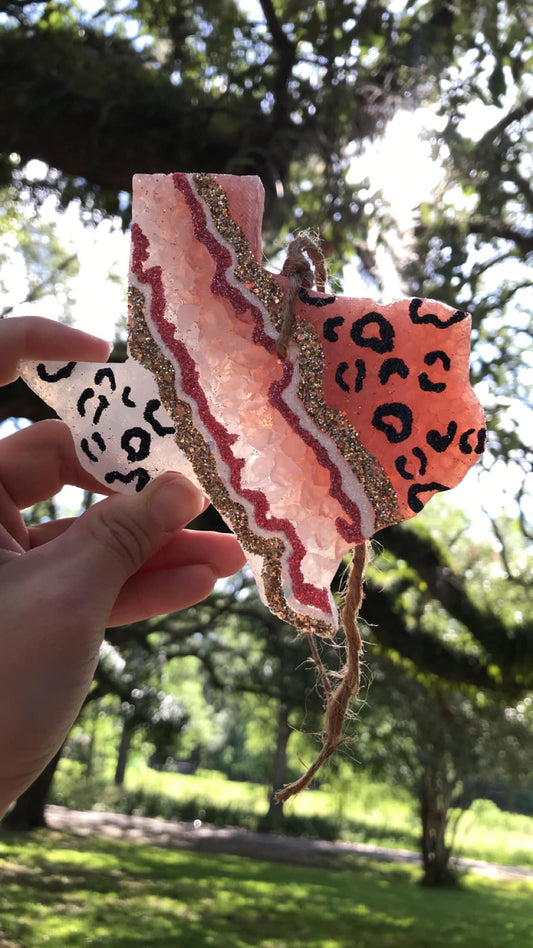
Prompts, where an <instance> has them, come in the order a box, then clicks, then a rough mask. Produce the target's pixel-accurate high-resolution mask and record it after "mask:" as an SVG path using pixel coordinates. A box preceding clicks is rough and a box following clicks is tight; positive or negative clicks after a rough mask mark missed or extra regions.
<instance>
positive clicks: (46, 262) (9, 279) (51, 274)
mask: <svg viewBox="0 0 533 948" xmlns="http://www.w3.org/2000/svg"><path fill="white" fill-rule="evenodd" d="M78 269H79V268H78V259H77V256H76V253H75V252H73V251H72V249H71V248H70V249H67V248H65V247H64V246H63V244H62V242H61V240H60V238H59V236H58V233H57V224H56V222H55V221H54V219H53V216H52V217H51V218H50V219H48V220H47V219H46V217H45V216H43V214H41V213H40V212H39V210H38V209H37V208H36V206H35V205H34V204H33V202H32V201H30V200H29V192H28V191H26V193H25V192H24V189H22V188H21V189H20V190H19V192H18V193H17V190H16V189H15V188H14V187H13V186H6V187H4V188H1V189H0V295H1V297H2V306H1V307H0V319H3V318H5V317H6V316H9V315H11V313H13V312H16V310H17V308H18V305H19V304H20V303H24V304H25V305H26V306H27V305H28V304H30V303H34V302H35V301H36V300H40V299H43V298H44V297H52V296H53V297H55V298H56V306H57V315H58V316H60V317H61V320H62V322H67V323H68V322H71V319H72V317H71V314H70V309H71V306H72V301H73V297H72V285H71V281H72V279H73V277H75V276H76V275H77V273H78ZM15 287H16V289H15ZM17 294H19V295H17ZM8 300H9V302H6V301H8Z"/></svg>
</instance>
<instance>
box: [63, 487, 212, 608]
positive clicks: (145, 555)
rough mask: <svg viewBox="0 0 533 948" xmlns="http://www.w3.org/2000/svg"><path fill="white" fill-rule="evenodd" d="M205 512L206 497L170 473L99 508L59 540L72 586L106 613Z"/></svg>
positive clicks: (78, 522)
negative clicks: (177, 534)
mask: <svg viewBox="0 0 533 948" xmlns="http://www.w3.org/2000/svg"><path fill="white" fill-rule="evenodd" d="M203 509H204V497H203V495H202V493H201V492H200V491H199V490H198V489H197V488H196V487H195V486H194V485H193V484H191V482H190V481H189V480H187V478H185V477H183V476H182V475H181V474H175V473H171V472H168V473H166V474H162V475H161V476H160V477H158V478H156V480H155V481H152V483H151V484H149V485H148V486H147V487H146V488H145V489H144V490H143V491H141V492H140V493H139V494H115V495H114V496H113V497H109V498H107V499H106V500H103V501H101V502H100V503H98V504H95V505H94V507H90V508H89V510H88V511H87V512H86V513H85V514H83V516H82V517H80V518H79V519H78V520H77V521H75V522H74V523H73V524H72V526H71V527H70V528H69V530H68V531H67V532H66V533H65V534H63V537H62V538H61V544H62V558H63V562H64V563H65V562H66V563H68V567H67V569H68V574H69V576H70V580H71V583H72V584H73V585H75V586H76V587H77V588H78V589H79V590H80V591H81V590H82V589H83V590H84V591H85V594H86V597H87V599H88V600H92V603H93V608H94V607H97V611H99V608H98V607H100V608H102V609H103V610H104V612H106V613H107V614H108V613H109V612H110V611H111V609H112V607H113V605H114V602H115V600H116V598H117V596H118V594H119V592H120V590H121V588H122V586H123V585H124V583H125V582H126V580H127V579H129V578H130V576H133V574H134V573H136V572H137V570H138V569H140V567H141V566H142V565H143V563H145V562H146V560H148V559H149V558H150V557H151V556H152V555H153V554H154V553H156V552H157V551H158V550H159V549H160V548H161V547H162V546H164V544H165V543H168V542H169V540H170V538H171V536H172V535H173V534H174V533H175V532H176V531H177V530H180V529H181V528H182V527H184V526H185V525H186V524H187V523H189V522H190V521H191V520H194V518H195V517H197V516H198V515H199V514H200V513H201V512H202V510H203ZM107 614H106V615H105V617H104V621H107V618H108V615H107Z"/></svg>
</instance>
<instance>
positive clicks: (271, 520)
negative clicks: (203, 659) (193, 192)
mask: <svg viewBox="0 0 533 948" xmlns="http://www.w3.org/2000/svg"><path fill="white" fill-rule="evenodd" d="M186 184H187V187H188V182H187V181H186ZM182 190H183V189H182ZM185 196H186V197H187V195H185ZM192 197H193V199H194V196H192ZM198 215H202V217H203V220H202V221H200V223H199V222H198V221H197V219H196V218H197V217H198ZM192 218H193V224H194V228H195V232H196V235H197V236H199V233H198V232H199V231H201V230H202V229H203V228H205V216H204V215H203V211H202V210H201V208H197V210H196V215H195V214H194V212H193V213H192ZM209 236H211V235H209ZM131 237H132V247H133V249H132V263H131V268H132V271H133V273H134V274H135V276H136V277H137V279H138V280H139V282H140V283H144V284H146V283H147V284H149V285H150V286H151V288H152V304H151V317H152V319H153V320H154V322H155V324H156V325H157V328H158V330H159V333H160V335H161V338H162V340H163V342H164V345H165V346H166V347H167V348H168V350H169V351H170V352H172V353H173V355H174V356H175V357H176V359H177V361H178V363H179V365H180V369H181V373H182V383H183V389H184V391H185V392H186V393H187V395H189V396H190V397H191V398H193V399H194V400H195V402H196V404H197V406H198V411H199V414H200V417H201V419H202V421H203V423H204V425H205V426H206V428H207V430H208V431H209V432H210V433H211V434H212V435H213V438H214V440H215V442H216V444H217V447H218V449H219V451H220V455H221V457H222V458H223V460H224V461H225V462H226V463H227V465H228V467H229V469H230V480H231V484H232V486H233V488H234V489H235V491H236V492H237V493H238V494H240V495H241V496H242V497H244V498H245V499H246V500H247V501H248V502H249V503H250V504H251V505H252V507H253V509H254V513H255V517H256V520H257V522H258V524H259V525H260V526H261V527H263V528H264V529H266V530H269V531H272V532H274V531H275V532H278V533H284V534H285V535H286V536H287V538H288V540H289V542H290V546H291V547H292V550H293V553H292V554H291V555H290V556H289V573H290V576H291V579H292V582H293V584H294V590H295V592H296V594H297V596H298V598H299V600H300V602H301V603H302V604H304V605H309V606H312V607H314V608H316V609H320V610H321V611H322V612H325V613H327V614H329V615H331V614H332V611H331V606H330V603H329V597H328V595H327V592H326V591H325V590H320V589H318V588H317V587H316V586H313V585H311V584H310V583H306V582H305V581H304V579H303V575H302V572H301V563H302V559H303V557H304V555H305V552H306V551H305V547H304V546H303V544H302V542H301V540H300V538H299V537H298V535H297V534H296V531H295V530H294V527H293V526H292V524H291V523H290V521H288V520H281V519H279V518H276V517H272V516H270V517H268V512H269V504H268V501H267V499H266V497H265V495H264V494H263V493H262V492H261V491H251V490H248V489H245V488H243V486H242V480H241V472H242V469H243V467H244V465H245V462H244V460H242V459H238V458H236V457H235V455H234V454H233V452H232V451H231V445H232V444H233V443H234V442H235V441H236V440H237V436H236V435H232V434H230V433H229V432H228V431H227V430H226V429H225V428H224V426H223V425H221V424H220V423H219V422H218V421H216V419H215V418H214V417H213V415H212V414H211V412H210V409H209V405H208V402H207V399H206V397H205V394H204V392H203V389H202V388H201V385H200V382H199V375H198V372H197V370H196V368H195V364H194V361H193V360H192V358H191V357H190V355H189V353H188V352H187V349H186V348H185V346H184V345H183V343H182V342H180V341H179V340H177V339H176V338H175V336H174V327H173V325H172V324H171V323H170V322H169V321H168V320H167V319H166V318H165V306H166V301H165V294H164V288H163V281H162V273H161V267H160V266H153V267H150V268H148V269H147V270H145V269H144V266H143V264H144V263H145V262H146V260H147V259H148V240H147V238H146V236H145V235H144V233H143V232H142V230H141V228H140V227H139V225H138V224H136V223H134V224H132V228H131ZM213 244H214V245H215V249H216V251H219V252H217V253H216V256H215V259H216V262H217V275H216V276H215V278H214V280H213V285H212V289H213V291H214V292H217V293H218V294H219V295H228V296H229V297H230V299H231V301H232V304H233V305H234V306H235V308H236V309H237V312H243V311H244V310H246V309H248V304H247V303H244V302H243V300H242V298H241V296H240V294H238V291H237V290H235V292H232V288H231V287H229V286H228V285H227V284H226V281H225V280H222V279H220V270H221V269H222V270H223V269H224V268H226V267H228V266H230V265H231V262H232V261H231V257H230V254H229V252H228V251H227V250H226V249H225V248H223V247H220V248H219V247H218V244H216V242H215V241H214V240H213ZM208 249H209V250H210V253H212V250H211V248H208ZM217 276H218V277H219V279H218V280H217ZM224 284H226V287H227V290H228V291H229V292H224Z"/></svg>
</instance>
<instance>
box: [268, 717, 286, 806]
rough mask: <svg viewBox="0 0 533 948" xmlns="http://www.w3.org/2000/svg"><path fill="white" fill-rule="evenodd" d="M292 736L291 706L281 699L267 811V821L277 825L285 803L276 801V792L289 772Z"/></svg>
mask: <svg viewBox="0 0 533 948" xmlns="http://www.w3.org/2000/svg"><path fill="white" fill-rule="evenodd" d="M290 736H291V729H290V727H289V708H288V706H287V705H286V704H285V703H284V702H283V701H280V702H279V705H278V729H277V736H276V750H275V751H274V759H273V763H272V793H271V797H270V807H269V810H268V813H267V817H266V818H267V822H268V823H269V824H271V825H275V824H276V823H279V822H280V818H281V816H282V814H283V804H282V803H276V800H275V794H276V793H277V791H278V790H281V788H282V787H283V785H284V783H285V782H286V774H287V744H288V743H289V737H290Z"/></svg>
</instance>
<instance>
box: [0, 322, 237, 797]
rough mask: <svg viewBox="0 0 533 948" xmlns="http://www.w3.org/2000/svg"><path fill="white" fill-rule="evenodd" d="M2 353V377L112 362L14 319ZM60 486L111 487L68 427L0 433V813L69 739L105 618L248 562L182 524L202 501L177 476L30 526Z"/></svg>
mask: <svg viewBox="0 0 533 948" xmlns="http://www.w3.org/2000/svg"><path fill="white" fill-rule="evenodd" d="M0 353H1V355H0V363H1V364H0V385H5V384H7V383H8V382H11V381H13V380H14V379H15V378H16V376H17V364H18V362H19V361H20V360H24V359H43V360H46V359H53V360H58V361H59V360H62V359H65V360H78V361H94V362H97V361H105V359H106V358H107V356H108V354H109V346H108V345H107V343H105V342H103V341H102V340H100V339H96V338H95V337H93V336H89V335H87V334H86V333H82V332H80V331H78V330H75V329H71V328H69V327H67V326H63V325H61V324H59V323H55V322H53V321H51V320H45V319H38V318H35V317H31V318H27V319H16V318H11V319H7V320H5V321H2V322H0ZM65 484H72V485H75V486H77V487H81V488H84V489H88V490H95V491H98V492H99V493H104V489H103V488H102V486H101V484H99V483H98V482H97V481H96V480H94V478H93V477H91V475H89V474H88V473H87V472H86V471H85V470H84V469H83V468H82V467H81V465H80V463H79V461H78V460H77V457H76V452H75V449H74V444H73V442H72V439H71V436H70V432H69V430H68V428H67V427H66V426H65V425H64V424H63V423H62V422H60V421H42V422H38V423H37V424H35V425H32V426H31V427H29V428H26V429H24V430H23V431H20V432H17V433H16V434H14V435H11V436H10V437H7V438H5V439H3V440H1V441H0V602H1V611H0V814H1V813H3V812H4V811H5V809H6V808H7V806H8V805H9V804H10V803H11V801H12V800H14V799H15V798H16V797H17V796H19V795H20V793H21V792H22V791H23V790H24V789H25V788H26V787H27V786H29V784H30V783H32V781H33V780H34V779H35V778H36V777H37V776H38V774H39V773H40V772H41V770H42V769H43V768H44V767H45V765H46V764H47V763H48V761H49V760H51V758H52V757H53V756H54V754H55V753H56V751H57V750H58V749H59V747H60V746H61V744H62V742H63V741H64V739H65V737H66V736H67V734H68V732H69V730H70V728H71V726H72V724H73V722H74V721H75V719H76V717H77V715H78V713H79V710H80V708H81V706H82V704H83V701H84V699H85V696H86V694H87V692H88V690H89V687H90V684H91V681H92V677H93V674H94V670H95V668H96V664H97V662H98V655H99V649H100V645H101V643H102V639H103V635H104V631H105V629H106V627H108V626H110V625H121V624H124V623H129V622H134V621H136V620H139V619H143V618H147V617H148V616H153V615H161V614H164V613H167V612H173V611H175V610H177V609H184V608H186V607H187V606H190V605H192V604H193V603H195V602H199V601H200V600H201V599H203V598H204V597H205V596H207V595H208V594H209V593H210V592H211V590H212V589H213V586H214V584H215V582H216V580H217V579H218V578H219V577H221V576H229V575H231V574H232V573H234V572H236V571H237V570H239V569H240V568H241V566H242V565H243V563H244V556H243V553H242V550H241V548H240V546H239V544H238V543H237V541H236V539H235V537H233V536H231V535H228V534H217V533H202V532H198V531H194V530H190V531H188V530H184V529H183V528H184V526H185V525H186V524H187V523H189V522H190V521H191V520H193V519H194V517H196V516H197V515H198V514H199V513H200V512H201V511H202V509H203V507H204V498H203V496H202V495H201V493H200V492H199V491H198V490H197V489H196V488H195V487H194V486H193V485H192V484H191V483H190V482H189V481H187V480H186V478H184V477H183V476H182V475H180V474H173V473H167V474H164V475H162V476H161V477H159V478H157V480H155V481H154V482H153V483H151V484H149V485H148V487H146V488H145V490H143V491H142V492H141V493H140V494H134V495H124V494H114V495H112V496H109V497H108V498H106V499H105V500H103V501H101V502H100V503H98V504H95V505H94V506H93V507H91V508H90V509H89V510H88V511H87V512H86V513H84V514H83V516H81V517H79V518H69V519H65V520H60V521H54V522H50V523H46V524H41V525H39V526H35V527H26V525H25V523H24V521H23V518H22V517H21V514H20V511H21V510H23V509H24V508H26V507H29V506H31V505H32V504H34V503H36V502H38V501H40V500H46V499H47V498H49V497H51V496H53V495H54V494H55V493H57V492H58V491H59V490H60V489H61V488H62V487H63V486H64V485H65Z"/></svg>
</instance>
